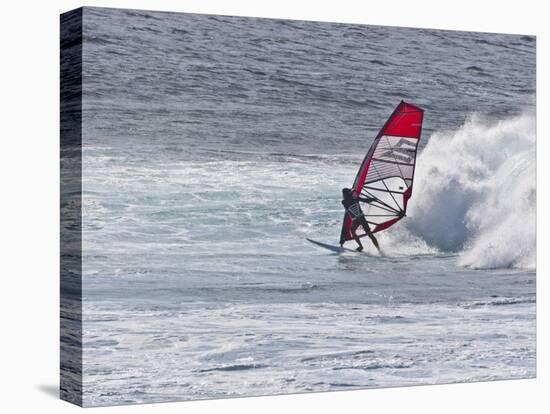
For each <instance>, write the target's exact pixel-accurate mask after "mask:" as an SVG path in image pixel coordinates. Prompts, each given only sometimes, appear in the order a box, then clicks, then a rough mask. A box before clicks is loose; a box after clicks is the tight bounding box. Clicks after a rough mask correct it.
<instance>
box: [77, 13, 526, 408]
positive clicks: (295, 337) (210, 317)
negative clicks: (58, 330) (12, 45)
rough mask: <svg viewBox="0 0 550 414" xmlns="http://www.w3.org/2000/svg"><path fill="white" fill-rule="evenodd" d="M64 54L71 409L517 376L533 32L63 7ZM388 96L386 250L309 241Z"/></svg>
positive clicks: (332, 210) (333, 234)
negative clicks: (76, 238) (79, 267)
mask: <svg viewBox="0 0 550 414" xmlns="http://www.w3.org/2000/svg"><path fill="white" fill-rule="evenodd" d="M83 60H84V72H83V96H84V97H83V103H82V106H83V169H82V179H83V183H82V189H83V200H82V202H83V211H84V217H83V221H82V228H83V236H82V245H83V273H84V274H83V299H84V304H83V312H84V313H83V320H84V322H83V335H84V349H83V363H84V378H83V383H84V404H85V405H89V406H91V405H110V404H124V403H141V402H158V401H174V400H193V399H205V398H219V397H230V396H250V395H265V394H281V393H293V392H308V391H332V390H343V389H354V388H375V387H388V386H406V385H419V384H434V383H449V382H466V381H484V380H497V379H509V378H530V377H533V376H535V369H536V348H535V345H536V343H535V333H536V332H535V331H536V329H535V328H536V326H535V325H536V324H535V304H536V302H535V299H536V298H535V287H536V284H535V283H536V282H535V281H536V279H535V267H536V257H535V248H536V225H535V224H536V223H535V219H536V210H535V209H536V187H535V185H536V183H535V178H536V171H535V145H536V137H535V118H534V105H535V100H534V94H535V39H534V38H533V37H530V36H520V35H503V34H487V33H468V32H451V31H434V30H417V29H407V28H392V27H377V26H360V25H343V24H330V23H314V22H302V21H285V20H269V19H250V18H238V17H220V16H204V15H192V14H172V13H158V12H145V11H128V10H116V9H97V8H85V9H84V46H83ZM401 99H404V100H406V101H409V102H411V103H414V104H416V105H419V106H421V107H423V108H424V109H425V122H424V129H423V136H422V141H421V149H420V154H419V158H418V161H417V170H416V181H415V187H414V192H413V197H412V199H411V201H410V209H409V211H408V217H407V218H406V219H404V220H403V221H401V222H400V223H399V224H397V225H396V226H394V227H392V228H391V229H389V230H388V231H386V232H383V234H380V237H379V241H380V244H381V246H382V250H383V252H384V256H379V255H378V254H377V253H375V252H374V250H373V248H372V246H371V245H369V244H367V243H366V242H365V245H366V253H363V254H356V253H346V254H333V253H331V252H328V251H324V250H321V249H319V248H317V247H316V246H314V245H312V244H310V243H308V242H307V241H306V240H305V238H306V237H311V238H314V239H317V240H321V241H324V242H327V243H333V244H336V243H337V241H338V237H339V231H340V224H341V219H342V215H343V210H342V207H341V205H340V194H341V193H340V190H341V188H342V187H344V186H349V185H351V184H352V182H353V179H354V176H355V174H356V171H357V168H358V166H359V164H360V162H361V160H362V158H363V157H364V155H365V153H366V151H367V150H368V148H369V146H370V144H371V142H372V139H373V138H374V136H375V134H376V132H377V130H378V129H379V128H380V127H381V125H382V124H383V122H384V121H385V120H386V118H387V117H388V115H389V114H390V113H391V111H392V110H393V108H394V107H395V106H396V105H397V104H398V103H399V101H400V100H401ZM352 245H353V243H350V247H351V246H352Z"/></svg>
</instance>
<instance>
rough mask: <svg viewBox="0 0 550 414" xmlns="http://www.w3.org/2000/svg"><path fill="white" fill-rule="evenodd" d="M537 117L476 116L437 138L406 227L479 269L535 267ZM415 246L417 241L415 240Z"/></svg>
mask: <svg viewBox="0 0 550 414" xmlns="http://www.w3.org/2000/svg"><path fill="white" fill-rule="evenodd" d="M535 124H536V123H535V117H534V115H532V114H523V115H520V116H515V117H512V118H509V119H505V120H500V121H496V122H495V121H487V120H484V119H481V118H480V117H477V116H472V117H471V118H470V119H469V120H468V121H467V122H466V123H465V124H464V125H463V126H462V127H461V128H460V129H458V130H456V131H452V132H436V133H434V134H433V135H432V136H431V137H430V140H429V142H428V144H427V145H426V147H425V149H424V151H423V152H422V153H421V155H420V156H419V160H418V166H417V170H416V182H415V193H414V196H413V197H414V199H413V201H412V202H411V205H410V209H409V213H408V215H409V220H406V224H405V227H406V229H407V230H408V232H410V234H405V232H402V234H399V233H396V234H395V235H393V237H394V238H395V237H397V238H398V239H400V240H401V239H402V238H403V237H408V238H409V239H410V236H411V234H412V235H414V236H416V237H418V238H420V239H421V240H422V241H424V242H426V243H427V244H428V245H429V246H432V247H435V248H437V249H438V250H441V251H454V252H460V255H461V258H460V263H461V264H462V265H463V266H467V267H473V268H506V267H518V268H534V267H535V262H536V153H535V140H536V133H535ZM409 242H410V240H409Z"/></svg>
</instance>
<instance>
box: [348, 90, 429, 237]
mask: <svg viewBox="0 0 550 414" xmlns="http://www.w3.org/2000/svg"><path fill="white" fill-rule="evenodd" d="M423 115H424V111H423V110H422V109H421V108H419V107H417V106H415V105H411V104H408V103H406V102H404V101H401V102H400V103H399V105H397V107H396V108H395V110H394V111H393V113H392V114H391V115H390V117H389V118H388V120H387V121H386V123H385V124H384V126H383V127H382V129H381V130H380V132H379V133H378V135H377V136H376V138H375V139H374V142H373V143H372V145H371V147H370V149H369V151H368V152H367V155H366V156H365V158H364V159H363V162H362V164H361V167H360V168H359V171H358V172H357V176H356V177H355V181H354V183H353V190H354V191H355V193H356V194H357V195H359V196H361V197H365V198H370V199H374V201H373V202H371V203H368V204H366V203H364V204H362V209H363V212H364V213H365V217H366V219H367V221H368V223H369V226H370V227H371V231H372V232H373V233H374V232H377V231H381V230H384V229H387V228H388V227H390V226H392V225H393V224H395V223H397V222H398V221H399V220H400V219H401V218H403V217H404V216H405V213H406V210H407V203H408V201H409V199H410V197H411V195H412V184H413V179H414V168H415V165H416V153H417V149H418V141H419V139H420V135H421V132H422V120H423ZM350 227H351V218H350V217H348V214H346V215H345V217H344V222H343V225H342V232H341V236H340V243H343V242H345V241H346V240H351V238H352V237H351V231H350ZM358 234H359V233H358ZM364 235H365V233H363V234H360V236H364Z"/></svg>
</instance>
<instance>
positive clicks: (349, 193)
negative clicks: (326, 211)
mask: <svg viewBox="0 0 550 414" xmlns="http://www.w3.org/2000/svg"><path fill="white" fill-rule="evenodd" d="M342 196H343V200H342V205H343V206H344V208H345V209H346V212H347V213H348V214H349V215H350V216H351V220H352V222H351V228H350V231H351V235H352V236H353V239H354V240H355V241H356V242H357V244H358V245H359V247H358V248H357V251H358V252H360V251H362V250H363V244H362V243H361V239H360V238H359V236H358V235H357V233H356V231H357V228H358V227H359V226H361V227H363V230H365V233H366V235H367V236H368V237H369V238H370V239H371V241H372V244H374V246H375V247H376V248H377V249H378V250H380V247H379V246H378V241H377V240H376V237H374V234H372V231H371V229H370V227H369V223H368V222H367V219H366V218H365V215H364V214H363V210H361V205H360V204H359V202H360V201H363V202H364V203H371V202H372V201H374V198H370V197H360V196H358V195H357V194H356V193H355V192H354V191H353V190H351V189H349V188H344V189H343V190H342ZM342 244H343V243H340V245H342Z"/></svg>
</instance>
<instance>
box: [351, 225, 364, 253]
mask: <svg viewBox="0 0 550 414" xmlns="http://www.w3.org/2000/svg"><path fill="white" fill-rule="evenodd" d="M357 227H359V223H357V222H354V223H353V224H352V225H351V235H352V236H353V240H355V242H356V243H357V244H358V245H359V247H358V248H357V251H358V252H360V251H362V250H363V244H362V243H361V239H360V238H359V236H358V235H357V233H356V231H357Z"/></svg>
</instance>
